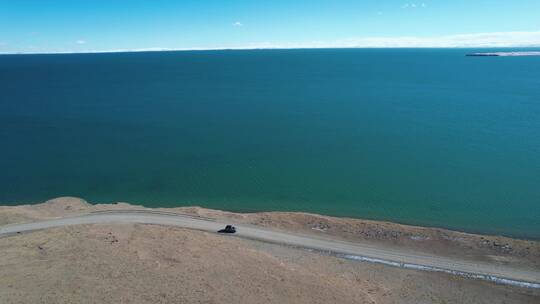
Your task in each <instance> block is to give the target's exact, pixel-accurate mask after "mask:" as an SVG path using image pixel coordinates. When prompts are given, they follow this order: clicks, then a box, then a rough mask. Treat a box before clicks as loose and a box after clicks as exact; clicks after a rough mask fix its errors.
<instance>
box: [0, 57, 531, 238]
mask: <svg viewBox="0 0 540 304" xmlns="http://www.w3.org/2000/svg"><path fill="white" fill-rule="evenodd" d="M471 51H473V50H463V49H461V50H450V49H434V50H427V49H399V50H398V49H396V50H392V49H386V50H381V49H367V50H362V49H360V50H354V49H349V50H330V49H328V50H257V51H202V52H156V53H119V54H78V55H24V56H11V55H6V56H0V86H1V94H0V142H1V147H0V169H1V170H0V171H1V172H0V202H4V204H11V203H10V202H18V203H21V202H39V201H43V200H46V199H49V198H53V197H57V196H63V195H72V196H79V197H83V198H85V199H87V200H89V201H92V202H113V201H129V202H137V203H143V204H145V205H147V206H181V205H194V204H197V205H202V206H205V207H210V208H218V209H228V210H234V211H260V210H287V211H289V210H292V211H307V212H314V213H322V214H329V215H337V216H349V217H359V218H371V219H383V220H391V221H397V222H402V223H409V224H416V225H428V226H440V227H448V228H453V229H458V230H465V231H471V232H482V233H498V234H506V235H511V236H518V237H528V238H540V57H489V58H487V57H486V58H473V57H465V56H464V55H465V54H466V53H468V52H471ZM474 51H478V50H474ZM482 51H484V50H482ZM485 51H490V50H485Z"/></svg>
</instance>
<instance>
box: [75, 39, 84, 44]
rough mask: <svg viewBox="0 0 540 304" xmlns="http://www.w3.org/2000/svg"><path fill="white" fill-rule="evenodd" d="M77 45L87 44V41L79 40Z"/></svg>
mask: <svg viewBox="0 0 540 304" xmlns="http://www.w3.org/2000/svg"><path fill="white" fill-rule="evenodd" d="M75 43H77V44H86V40H82V39H81V40H77V41H75Z"/></svg>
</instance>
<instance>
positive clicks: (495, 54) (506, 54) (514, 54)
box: [466, 52, 540, 57]
mask: <svg viewBox="0 0 540 304" xmlns="http://www.w3.org/2000/svg"><path fill="white" fill-rule="evenodd" d="M466 56H480V57H481V56H488V57H489V56H491V57H519V56H540V52H493V53H470V54H467V55H466Z"/></svg>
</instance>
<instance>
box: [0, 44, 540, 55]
mask: <svg viewBox="0 0 540 304" xmlns="http://www.w3.org/2000/svg"><path fill="white" fill-rule="evenodd" d="M510 48H540V44H538V45H515V46H511V45H509V46H496V45H493V46H490V45H482V46H320V47H319V46H306V47H301V46H299V47H279V46H276V47H215V48H214V47H209V48H141V49H117V50H114V49H113V50H89V51H57V52H47V51H43V52H40V51H37V52H25V51H22V52H0V55H69V54H111V53H113V54H114V53H149V52H156V53H157V52H190V51H191V52H202V51H256V50H316V49H329V50H331V49H338V50H339V49H510Z"/></svg>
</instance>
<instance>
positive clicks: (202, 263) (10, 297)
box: [0, 198, 540, 303]
mask: <svg viewBox="0 0 540 304" xmlns="http://www.w3.org/2000/svg"><path fill="white" fill-rule="evenodd" d="M142 208H143V207H141V206H134V205H129V204H123V203H119V204H112V205H91V204H88V203H86V202H85V201H83V200H80V199H76V198H60V199H55V200H51V201H49V202H46V203H44V204H38V205H25V206H15V207H0V225H5V224H8V223H20V222H30V221H35V220H39V219H47V218H55V217H63V216H68V215H76V214H81V213H87V212H90V211H96V210H111V209H142ZM160 210H166V211H172V212H182V213H191V214H198V215H201V216H206V217H212V218H217V219H230V221H231V222H235V223H249V224H254V225H261V226H266V227H271V228H275V229H279V230H286V231H292V232H299V233H304V234H314V235H323V236H326V237H332V238H338V239H345V240H348V241H358V242H364V243H366V242H368V243H369V242H373V243H381V242H382V243H384V244H386V245H389V246H398V247H400V248H403V247H405V248H410V249H411V250H416V251H423V252H427V253H436V254H439V255H444V256H455V257H467V258H474V259H478V260H489V261H491V262H493V263H512V265H518V266H519V267H526V268H531V267H532V268H535V269H538V267H539V264H540V243H539V242H536V241H526V240H515V239H510V238H505V237H497V236H480V235H473V234H465V233H459V232H453V231H448V230H444V229H434V228H422V227H412V226H404V225H398V224H393V223H386V222H376V221H365V220H357V219H342V218H333V217H326V216H319V215H312V214H303V213H281V212H270V213H253V214H237V213H230V212H222V211H216V210H208V209H203V208H199V207H190V208H175V209H160ZM0 303H540V291H539V290H533V289H523V288H517V287H511V286H503V285H496V284H493V283H488V282H484V281H479V280H471V279H465V278H461V277H456V276H451V275H447V274H441V273H430V272H422V271H414V270H404V269H398V268H392V267H387V266H382V265H376V264H371V263H360V262H354V261H347V260H343V259H339V258H335V257H331V256H325V255H321V254H318V253H314V252H309V251H306V250H301V249H295V248H289V247H284V246H279V245H274V244H265V243H261V242H257V241H251V240H245V239H239V238H236V237H229V236H220V235H217V234H212V233H206V232H200V231H191V230H187V229H181V228H176V227H164V226H156V225H141V224H107V225H97V224H96V225H80V226H70V227H64V228H56V229H49V230H44V231H37V232H33V233H27V234H20V235H14V236H9V237H3V238H0Z"/></svg>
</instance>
